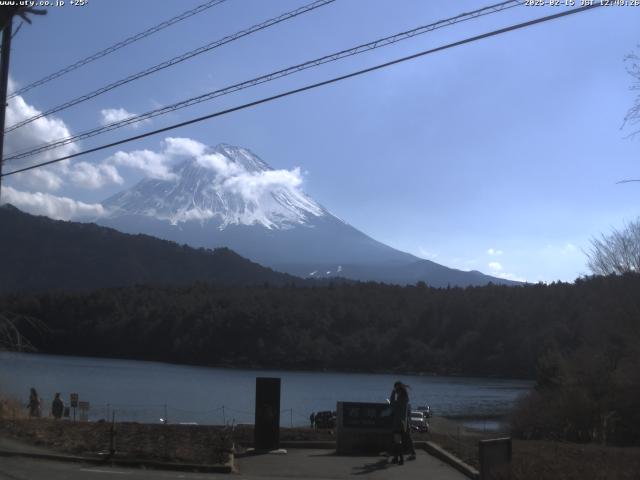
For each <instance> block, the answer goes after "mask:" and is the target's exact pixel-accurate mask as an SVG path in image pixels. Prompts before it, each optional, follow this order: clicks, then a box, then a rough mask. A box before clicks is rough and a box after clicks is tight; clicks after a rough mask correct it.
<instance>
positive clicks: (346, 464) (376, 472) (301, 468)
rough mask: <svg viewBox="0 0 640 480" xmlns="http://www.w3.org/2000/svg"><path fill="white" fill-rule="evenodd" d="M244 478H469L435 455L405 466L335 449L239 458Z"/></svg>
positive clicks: (289, 479) (324, 479)
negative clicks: (337, 452)
mask: <svg viewBox="0 0 640 480" xmlns="http://www.w3.org/2000/svg"><path fill="white" fill-rule="evenodd" d="M236 464H237V466H238V469H239V470H240V475H239V477H240V478H246V479H247V480H253V479H258V478H269V479H271V480H279V479H286V480H291V479H292V478H310V479H314V480H336V479H347V478H350V479H353V480H355V479H363V480H364V479H376V480H377V479H388V480H394V479H402V480H414V479H416V480H417V479H421V480H423V479H430V480H467V477H466V476H464V475H463V474H461V473H460V472H458V471H457V470H455V469H453V468H452V467H450V466H449V465H447V464H445V463H443V462H441V461H440V460H438V459H437V458H434V457H432V456H431V455H429V454H427V453H425V452H423V451H418V455H417V458H416V459H415V460H413V461H405V464H404V465H402V466H399V465H393V464H390V463H388V461H387V457H384V456H372V457H361V456H338V455H336V454H335V452H333V451H331V450H308V449H289V451H288V453H287V454H286V455H273V454H271V455H256V456H247V457H239V458H236Z"/></svg>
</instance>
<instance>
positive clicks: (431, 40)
mask: <svg viewBox="0 0 640 480" xmlns="http://www.w3.org/2000/svg"><path fill="white" fill-rule="evenodd" d="M202 2H203V0H195V1H193V0H189V1H187V0H180V1H178V0H165V1H162V2H158V1H155V2H151V1H147V0H137V1H136V2H130V1H124V0H108V1H107V0H89V2H88V4H87V5H86V6H84V7H73V6H70V5H69V4H68V2H67V5H65V6H64V7H59V8H50V9H49V13H48V15H47V16H46V17H36V18H34V22H33V25H30V26H29V25H24V26H23V27H22V29H21V30H20V32H19V33H18V34H17V36H16V37H15V38H14V41H13V46H12V47H13V48H12V58H11V79H12V81H13V82H14V84H16V85H18V86H21V85H25V84H28V83H30V82H31V81H33V80H36V79H38V78H40V77H42V76H43V75H45V74H48V73H50V72H52V71H54V70H57V69H58V68H60V67H62V66H65V65H67V64H69V63H72V62H74V61H76V60H78V59H80V58H82V57H84V56H86V55H89V54H91V53H93V52H95V51H97V50H99V49H102V48H104V47H107V46H109V45H110V44H112V43H115V42H116V41H119V40H121V39H123V38H125V37H128V36H130V35H132V34H135V33H138V32H139V31H141V30H144V29H145V28H148V27H150V26H152V25H154V24H156V23H159V22H160V21H163V20H166V19H168V18H170V17H172V16H174V15H176V14H179V13H181V12H182V11H184V10H186V9H188V8H190V7H193V6H196V5H198V4H200V3H202ZM489 3H490V2H479V1H462V0H460V1H444V0H428V1H427V0H415V1H413V0H401V1H390V0H369V1H364V0H337V1H336V2H334V3H333V4H330V5H328V6H325V7H322V8H320V9H317V10H315V11H313V12H310V13H308V14H305V15H303V16H301V17H298V18H296V19H293V20H289V21H288V22H285V23H283V24H280V25H278V26H275V27H273V28H270V29H268V30H265V31H262V32H258V33H256V34H254V35H251V36H249V37H246V38H244V39H241V40H239V41H236V42H234V43H232V44H230V45H226V46H224V47H221V48H218V49H216V50H214V51H212V52H209V53H206V54H204V55H201V56H199V57H197V58H195V59H192V60H189V61H187V62H185V63H182V64H181V65H179V66H177V67H174V68H170V69H167V70H164V71H163V72H161V73H158V74H156V75H153V76H150V77H148V78H145V79H143V80H139V81H137V82H134V83H131V84H130V85H127V86H125V87H122V88H118V89H116V90H114V91H112V92H109V93H107V94H105V95H103V96H101V97H98V98H97V99H94V100H92V101H88V102H85V103H83V104H81V105H79V106H76V107H73V108H71V109H68V110H66V111H64V112H60V113H59V114H57V115H56V116H55V119H53V120H50V121H49V122H48V123H46V122H42V123H41V124H39V125H38V126H33V128H32V129H31V130H30V131H27V130H25V133H24V134H21V135H22V136H19V135H18V136H16V137H14V138H13V140H11V138H10V137H9V136H8V138H7V141H8V142H13V143H12V144H11V145H10V147H11V148H14V149H15V148H23V147H26V146H29V145H30V144H31V143H32V142H33V141H34V140H38V141H44V140H47V139H52V138H55V137H56V135H57V134H58V133H60V132H64V131H68V132H71V133H77V132H80V131H82V130H85V129H87V128H91V127H93V126H97V125H99V124H100V122H101V121H102V120H103V114H101V112H102V111H105V112H106V111H107V110H110V109H111V110H118V109H124V110H126V111H127V112H133V113H142V112H146V111H148V110H151V109H153V108H156V107H157V106H160V105H167V104H170V103H172V102H175V101H178V100H181V99H183V98H186V97H190V96H193V95H197V94H200V93H204V92H207V91H210V90H214V89H216V88H220V87H224V86H226V85H229V84H231V83H235V82H238V81H242V80H245V79H248V78H251V77H254V76H258V75H261V74H264V73H268V72H271V71H273V70H277V69H280V68H283V67H287V66H289V65H293V64H295V63H300V62H302V61H305V60H309V59H312V58H315V57H319V56H322V55H324V54H328V53H332V52H334V51H337V50H341V49H344V48H347V47H350V46H353V45H356V44H358V43H362V42H366V41H370V40H374V39H376V38H379V37H383V36H386V35H390V34H393V33H396V32H400V31H403V30H407V29H411V28H414V27H417V26H419V25H424V24H428V23H432V22H434V21H436V20H440V19H443V18H447V17H451V16H454V15H456V14H459V13H461V12H465V11H470V10H473V9H476V8H479V7H481V6H484V5H487V4H489ZM304 4H305V2H304V1H293V0H270V1H264V0H228V1H227V2H225V3H223V4H221V5H219V6H216V7H213V8H211V9H209V10H207V11H206V12H204V13H202V14H199V15H196V16H194V17H192V18H190V19H188V20H185V21H183V22H181V23H179V24H177V25H174V26H171V27H169V28H167V29H165V30H163V31H162V32H160V33H158V34H156V35H153V36H151V37H149V38H147V39H144V40H142V41H140V42H137V43H135V44H134V45H131V46H128V47H125V48H124V49H122V50H120V51H119V52H117V53H115V54H113V55H109V56H107V57H105V58H103V59H101V60H99V61H96V62H94V63H92V64H91V65H88V66H87V67H84V68H82V69H79V70H77V71H76V72H74V73H72V74H69V75H67V76H65V77H63V78H61V79H58V80H54V81H52V82H50V83H49V84H47V85H46V86H43V87H39V88H36V89H34V90H32V91H30V92H27V93H26V94H25V95H24V97H23V98H22V102H23V103H21V104H20V105H17V104H16V103H15V100H14V104H13V105H11V104H10V108H13V112H14V115H20V114H25V112H32V111H33V110H32V109H36V110H40V111H42V110H45V109H47V108H50V107H52V106H55V105H57V104H59V103H62V102H64V101H66V100H69V99H71V98H74V97H76V96H78V95H81V94H84V93H87V92H89V91H91V90H93V89H95V88H98V87H100V86H102V85H104V84H106V83H108V82H111V81H115V80H118V79H120V78H122V77H124V76H126V75H129V74H132V73H135V72H137V71H139V70H141V69H143V68H146V67H148V66H151V65H153V64H155V63H159V62H161V61H163V60H165V59H168V58H170V57H172V56H175V55H178V54H180V53H183V52H185V51H187V50H190V49H193V48H196V47H198V46H200V45H202V44H205V43H208V42H211V41H213V40H216V39H218V38H220V37H223V36H225V35H228V34H231V33H234V32H236V31H238V30H240V29H243V28H246V27H248V26H251V25H253V24H255V23H259V22H262V21H264V20H266V19H267V18H270V17H273V16H276V15H279V14H281V13H284V12H286V11H288V10H291V9H293V8H296V7H298V6H301V5H304ZM561 8H564V7H553V8H551V7H544V8H540V7H524V6H523V7H518V8H514V9H511V10H508V11H506V12H502V13H497V14H495V15H490V16H487V17H484V18H481V19H477V20H474V21H470V22H464V23H461V24H458V25H455V26H453V27H450V28H446V29H441V30H438V31H436V32H432V33H428V34H426V35H422V36H419V37H416V38H413V39H411V40H408V41H405V42H401V43H399V44H397V45H394V46H390V47H385V48H383V49H380V50H377V51H374V52H368V53H366V54H363V55H360V56H357V57H352V58H349V59H345V60H342V61H340V62H337V63H334V64H330V65H325V66H322V67H319V68H316V69H313V70H310V71H306V72H303V73H300V74H297V75H293V76H291V77H288V78H286V79H282V80H278V81H275V82H272V83H270V84H266V85H262V86H259V87H256V88H251V89H248V90H245V91H242V92H238V93H236V94H233V95H229V96H226V97H223V98H220V99H217V100H214V101H211V102H205V103H203V104H200V105H198V106H195V107H191V108H188V109H185V110H181V111H179V112H175V113H172V114H170V115H166V116H164V117H159V118H156V119H154V120H152V121H151V122H149V123H147V124H143V125H141V126H139V127H138V128H135V129H134V128H132V127H128V128H125V129H120V130H117V131H116V132H113V133H110V134H107V135H104V136H100V137H97V138H95V139H92V140H87V141H84V142H82V143H80V144H78V145H76V146H73V147H70V148H71V149H73V148H76V149H84V148H87V147H90V146H93V145H97V144H99V143H103V142H107V141H109V140H114V139H117V138H121V137H123V136H125V135H127V136H128V135H131V134H133V133H139V132H143V131H145V130H147V129H150V128H154V127H161V126H164V125H168V124H171V123H175V122H178V121H180V120H184V119H188V118H191V117H195V116H198V115H203V114H206V113H208V112H212V111H215V110H219V109H222V108H224V107H228V106H232V105H237V104H240V103H244V102H247V101H250V100H254V99H257V98H261V97H263V96H266V95H270V94H274V93H277V92H280V91H284V90H286V89H288V88H292V87H296V86H300V85H304V84H306V83H311V82H313V81H318V80H321V79H325V78H329V77H331V76H334V75H337V74H342V73H346V72H350V71H352V70H356V69H358V68H363V67H366V66H370V65H373V64H376V63H380V62H383V61H387V60H390V59H393V58H396V57H400V56H403V55H408V54H411V53H415V52H417V51H420V50H424V49H427V48H433V47H435V46H438V45H442V44H445V43H448V42H451V41H455V40H458V39H461V38H464V37H468V36H472V35H476V34H479V33H483V32H485V31H489V30H493V29H496V28H501V27H504V26H507V25H510V24H512V23H517V22H521V21H525V20H528V19H531V18H534V17H537V16H542V15H544V14H548V13H551V12H557V11H559V10H558V9H561ZM16 23H17V22H16ZM638 25H640V7H635V8H634V7H603V8H599V9H595V10H593V11H590V12H586V13H582V14H578V15H575V16H570V17H568V18H564V19H559V20H555V21H553V22H548V23H545V24H543V25H538V26H534V27H531V28H527V29H525V30H520V31H515V32H511V33H508V34H505V35H501V36H498V37H494V38H490V39H487V40H482V41H479V42H475V43H473V44H470V45H465V46H461V47H458V48H455V49H451V50H447V51H444V52H440V53H437V54H434V55H429V56H426V57H423V58H420V59H418V60H415V61H412V62H408V63H404V64H402V65H397V66H394V67H391V68H388V69H385V70H382V71H378V72H374V73H372V74H369V75H366V76H364V77H360V78H356V79H351V80H348V81H344V82H341V83H339V84H334V85H331V86H328V87H325V88H322V89H318V90H314V91H311V92H306V93H304V94H301V95H297V96H295V97H289V98H287V99H283V100H281V101H278V102H274V103H270V104H267V105H262V106H259V107H256V108H253V109H249V110H245V111H242V112H238V113H234V114H231V115H228V116H225V117H222V118H218V119H215V120H211V121H207V122H203V123H200V124H197V125H192V126H189V127H186V128H182V129H180V130H176V131H173V132H171V133H168V134H165V135H160V136H154V137H149V138H146V139H144V140H142V141H138V142H135V143H131V144H128V145H124V146H122V147H120V148H114V149H111V150H108V151H104V152H100V153H96V154H92V155H88V156H86V157H82V158H80V159H78V162H80V161H82V162H86V163H90V164H91V165H94V167H96V168H97V166H100V165H105V167H104V168H103V169H102V170H100V171H99V172H96V171H93V170H91V171H89V167H87V166H84V164H83V165H80V166H78V165H77V164H73V163H72V164H70V165H68V166H66V167H65V168H64V171H62V170H61V169H60V168H58V169H57V170H56V169H51V174H52V176H51V178H45V177H46V174H45V173H41V174H38V175H39V176H38V175H36V176H26V175H25V176H23V177H22V178H13V177H12V178H11V179H9V178H6V179H4V180H5V182H4V183H3V186H4V185H5V184H6V185H8V186H10V187H11V188H12V189H13V193H14V196H15V195H17V194H16V192H19V193H20V194H21V195H22V196H21V197H20V198H22V199H26V200H25V204H24V205H22V207H23V208H25V209H31V210H32V211H36V212H45V213H46V212H48V213H49V214H50V215H52V216H56V212H55V208H54V207H51V206H48V207H47V206H46V205H44V204H45V203H46V202H47V201H48V200H50V199H51V198H53V197H64V198H66V199H67V200H66V202H67V206H69V205H70V204H71V203H70V202H83V204H87V205H91V204H94V203H96V202H99V201H101V200H103V199H104V198H106V197H108V196H110V195H111V194H113V193H115V192H117V191H120V190H122V189H124V188H127V187H128V186H130V185H132V184H134V183H135V182H137V181H138V180H140V179H141V178H142V177H143V176H144V175H146V174H147V173H146V172H147V171H146V170H144V169H141V168H134V167H133V166H132V164H128V165H119V166H118V167H117V172H114V169H115V167H114V166H113V165H112V167H113V168H112V169H111V170H109V169H108V167H107V166H106V165H107V164H106V163H105V159H108V158H109V157H110V156H112V155H113V154H114V153H115V152H116V151H118V150H122V151H124V152H131V151H134V150H136V151H139V150H143V149H148V150H150V151H152V152H158V151H160V150H161V148H162V147H161V145H162V141H163V139H164V138H165V137H184V138H190V139H194V140H197V141H199V142H202V143H205V144H209V145H215V144H218V143H221V142H225V143H230V144H235V145H241V146H244V147H247V148H249V149H251V150H252V151H253V152H255V153H256V154H257V155H259V156H260V157H262V158H263V159H264V160H265V161H266V162H268V163H269V164H270V165H271V166H273V167H274V168H276V169H286V170H293V169H294V168H295V167H300V170H301V172H303V174H302V175H303V187H302V188H303V189H304V190H305V191H306V192H307V193H308V194H309V195H310V196H312V197H313V198H314V199H315V200H317V201H318V202H320V203H321V204H322V205H324V206H325V207H326V208H328V209H329V210H330V211H331V212H332V213H334V214H335V215H336V216H338V217H340V218H342V219H343V220H345V221H347V222H349V223H350V224H352V225H354V226H355V227H357V228H359V229H360V230H362V231H364V232H365V233H367V234H369V235H371V236H372V237H374V238H376V239H378V240H380V241H382V242H384V243H387V244H389V245H391V246H393V247H395V248H398V249H401V250H404V251H408V252H411V253H413V254H415V255H417V256H420V257H422V258H427V259H431V260H434V261H436V262H438V263H442V264H444V265H447V266H451V267H455V268H461V269H465V270H469V269H474V270H480V271H483V272H486V273H489V274H494V275H499V276H504V277H506V278H516V279H526V280H528V281H554V280H564V281H571V280H573V279H574V278H576V277H577V276H579V275H582V274H586V273H588V272H587V268H586V265H585V263H586V261H585V256H584V253H583V250H584V249H587V248H588V246H589V239H590V238H591V237H593V236H595V235H598V234H599V233H601V232H608V231H610V229H611V228H614V227H621V226H622V225H623V224H624V223H625V222H626V221H629V220H632V219H635V218H636V217H637V216H638V199H639V198H640V186H638V184H625V185H616V184H615V182H616V181H618V180H622V179H625V178H637V177H638V176H639V175H640V164H639V162H638V158H639V153H640V144H639V143H638V140H637V139H631V138H628V135H629V134H630V133H631V132H632V129H630V128H627V129H621V127H622V119H623V118H624V115H625V113H626V112H627V111H628V109H629V108H630V107H631V105H632V103H633V100H634V92H632V91H630V89H629V88H630V86H631V85H632V78H631V76H630V75H629V74H628V73H627V72H626V71H625V63H624V58H625V56H626V55H628V54H630V53H632V52H633V51H634V49H636V45H638V44H639V43H640V35H639V34H638ZM14 28H15V25H14ZM112 113H113V112H112ZM36 127H37V128H36ZM64 129H66V130H64ZM74 165H75V166H74ZM100 168H102V167H100ZM109 168H111V167H109ZM10 169H11V168H10V165H9V163H7V165H5V171H8V170H10ZM90 174H96V175H101V177H100V178H101V179H102V181H100V182H95V181H93V182H92V181H90ZM54 176H56V177H57V178H58V180H60V181H58V180H56V179H55V178H53V177H54ZM91 178H94V177H91ZM56 182H57V183H56ZM4 195H5V199H6V193H5V194H4ZM29 195H30V197H29ZM38 195H39V196H38ZM16 198H17V197H16ZM34 199H36V200H38V201H35V200H34ZM58 205H59V204H58ZM18 206H20V205H18ZM47 208H48V209H47ZM51 208H53V210H52V209H51ZM69 211H71V212H73V211H74V210H72V209H71V210H69ZM57 216H59V217H60V218H65V216H64V215H57ZM67 217H69V218H72V214H70V215H67Z"/></svg>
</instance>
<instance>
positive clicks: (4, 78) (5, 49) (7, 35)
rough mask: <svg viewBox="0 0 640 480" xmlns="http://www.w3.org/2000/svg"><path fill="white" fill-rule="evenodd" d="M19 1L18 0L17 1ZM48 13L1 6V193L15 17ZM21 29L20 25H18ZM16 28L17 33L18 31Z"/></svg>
mask: <svg viewBox="0 0 640 480" xmlns="http://www.w3.org/2000/svg"><path fill="white" fill-rule="evenodd" d="M16 3H17V2H16ZM29 14H32V15H46V14H47V11H46V10H38V9H36V8H32V7H18V6H15V5H14V6H12V7H2V8H0V28H2V52H0V194H1V193H2V165H3V163H4V118H5V113H6V110H7V85H8V83H9V55H10V54H11V37H12V36H13V17H14V15H18V16H19V17H21V18H22V19H23V20H24V21H25V22H27V23H29V24H30V23H31V19H29V17H28V15H29ZM18 30H20V26H18ZM18 30H16V33H18Z"/></svg>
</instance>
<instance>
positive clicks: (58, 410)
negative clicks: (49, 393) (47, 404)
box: [51, 393, 64, 420]
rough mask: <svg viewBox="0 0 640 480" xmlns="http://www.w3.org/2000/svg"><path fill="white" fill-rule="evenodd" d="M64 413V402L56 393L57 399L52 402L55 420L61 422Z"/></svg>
mask: <svg viewBox="0 0 640 480" xmlns="http://www.w3.org/2000/svg"><path fill="white" fill-rule="evenodd" d="M63 413H64V402H63V401H62V399H61V398H60V394H59V393H56V398H54V399H53V402H51V414H52V415H53V418H55V419H56V420H60V419H61V418H62V414H63Z"/></svg>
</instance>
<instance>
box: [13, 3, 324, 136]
mask: <svg viewBox="0 0 640 480" xmlns="http://www.w3.org/2000/svg"><path fill="white" fill-rule="evenodd" d="M335 1H336V0H316V1H315V2H312V3H310V4H308V5H304V6H302V7H300V8H296V9H295V10H291V11H289V12H286V13H283V14H282V15H279V16H277V17H274V18H270V19H269V20H266V21H264V22H262V23H259V24H257V25H253V26H252V27H249V28H247V29H244V30H240V31H239V32H236V33H234V34H232V35H227V36H226V37H224V38H221V39H219V40H216V41H214V42H211V43H208V44H206V45H203V46H201V47H199V48H196V49H194V50H191V51H189V52H185V53H183V54H182V55H178V56H176V57H173V58H171V59H169V60H165V61H164V62H162V63H159V64H157V65H154V66H152V67H149V68H147V69H146V70H142V71H140V72H138V73H134V74H133V75H129V76H128V77H125V78H123V79H120V80H117V81H115V82H113V83H110V84H109V85H106V86H104V87H101V88H99V89H97V90H94V91H93V92H90V93H87V94H85V95H81V96H79V97H76V98H74V99H72V100H69V101H68V102H65V103H62V104H60V105H58V106H56V107H53V108H50V109H49V110H47V111H45V112H41V113H39V114H37V115H34V116H32V117H29V118H27V119H25V120H22V121H20V122H18V123H14V124H13V125H10V126H9V127H7V128H6V129H5V131H4V132H5V133H9V132H11V131H13V130H16V129H17V128H20V127H22V126H24V125H27V124H29V123H31V122H33V121H35V120H38V119H39V118H43V117H47V116H49V115H51V114H53V113H57V112H60V111H62V110H66V109H67V108H69V107H72V106H74V105H77V104H79V103H82V102H85V101H87V100H90V99H92V98H95V97H97V96H99V95H102V94H103V93H106V92H108V91H110V90H113V89H114V88H118V87H121V86H122V85H126V84H127V83H131V82H133V81H135V80H138V79H140V78H143V77H146V76H147V75H151V74H152V73H155V72H159V71H160V70H163V69H165V68H168V67H173V66H174V65H177V64H179V63H181V62H184V61H185V60H188V59H190V58H193V57H195V56H197V55H200V54H202V53H205V52H208V51H210V50H213V49H214V48H218V47H221V46H222V45H226V44H227V43H231V42H233V41H235V40H238V39H240V38H243V37H246V36H248V35H251V34H252V33H255V32H258V31H260V30H264V29H266V28H269V27H271V26H273V25H276V24H278V23H281V22H284V21H286V20H289V19H291V18H295V17H297V16H298V15H302V14H304V13H307V12H310V11H312V10H315V9H316V8H320V7H323V6H325V5H327V4H329V3H333V2H335Z"/></svg>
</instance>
